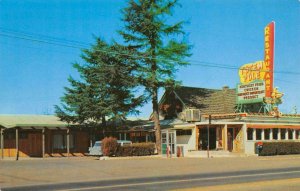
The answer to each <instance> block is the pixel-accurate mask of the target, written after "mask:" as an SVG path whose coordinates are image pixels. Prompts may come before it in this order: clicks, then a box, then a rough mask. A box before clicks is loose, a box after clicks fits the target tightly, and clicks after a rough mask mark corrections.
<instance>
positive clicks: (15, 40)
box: [0, 0, 300, 117]
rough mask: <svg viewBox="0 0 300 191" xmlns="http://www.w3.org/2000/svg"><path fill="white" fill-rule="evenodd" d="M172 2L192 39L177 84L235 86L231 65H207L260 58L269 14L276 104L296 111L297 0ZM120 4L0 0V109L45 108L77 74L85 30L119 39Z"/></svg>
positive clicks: (88, 35)
mask: <svg viewBox="0 0 300 191" xmlns="http://www.w3.org/2000/svg"><path fill="white" fill-rule="evenodd" d="M179 2H180V4H181V6H180V7H177V8H176V9H175V10H174V17H173V18H172V20H174V21H179V20H187V21H189V23H188V24H187V25H185V31H186V32H187V38H188V41H189V42H190V43H191V44H192V45H193V49H192V54H193V56H192V57H191V58H189V60H191V65H190V66H187V67H183V68H180V69H179V71H178V72H177V79H178V80H181V81H182V84H183V85H186V86H194V87H204V88H215V89H220V88H222V87H223V86H224V85H228V86H229V87H231V88H233V87H235V86H236V84H237V83H238V82H239V78H238V71H237V69H223V68H218V67H210V66H211V65H215V64H217V65H221V66H226V67H227V66H232V67H235V68H237V67H240V66H242V65H243V64H246V63H251V62H254V61H258V60H262V59H263V56H264V33H263V30H264V27H265V26H266V25H267V24H268V23H270V22H271V21H275V23H276V29H275V30H276V37H275V41H276V42H275V66H274V68H275V72H276V73H275V84H274V85H275V86H276V87H279V90H280V91H282V92H284V94H285V95H284V97H283V101H284V103H283V104H282V105H281V106H280V109H281V110H282V111H283V112H284V113H289V112H291V111H292V108H293V107H294V106H296V107H297V108H298V112H299V111H300V89H299V88H300V69H299V64H300V37H299V34H300V1H299V0H249V1H248V0H227V1H222V0H180V1H179ZM125 6H126V1H123V0H97V1H94V0H72V1H71V0H49V1H43V0H23V1H18V0H0V88H1V89H0V114H53V105H55V104H59V103H60V100H59V98H60V97H61V96H62V95H63V92H64V89H63V87H64V86H68V85H69V84H68V82H67V78H68V76H69V75H72V76H77V75H78V74H77V72H76V71H75V70H74V69H73V68H72V63H74V62H79V63H82V60H81V59H80V54H81V51H80V47H82V48H86V47H88V46H89V45H90V44H93V43H94V38H93V36H99V37H103V38H104V39H105V40H107V41H110V40H112V39H116V40H120V37H119V36H118V34H117V33H116V30H119V29H122V26H123V24H122V22H121V20H120V19H121V17H122V15H121V13H120V9H121V8H123V7H125ZM25 39H27V40H25ZM36 39H38V40H40V41H47V42H54V41H55V40H56V41H55V42H56V43H60V44H63V45H69V46H70V47H66V46H58V45H54V44H49V43H42V42H40V41H39V42H38V41H34V40H36ZM70 41H72V42H70ZM74 41H76V42H74ZM150 113H151V105H150V104H148V105H145V106H144V107H143V108H141V116H145V117H147V116H149V114H150Z"/></svg>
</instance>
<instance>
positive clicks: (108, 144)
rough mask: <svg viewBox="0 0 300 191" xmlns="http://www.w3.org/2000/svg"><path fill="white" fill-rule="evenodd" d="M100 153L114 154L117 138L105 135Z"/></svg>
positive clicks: (105, 154)
mask: <svg viewBox="0 0 300 191" xmlns="http://www.w3.org/2000/svg"><path fill="white" fill-rule="evenodd" d="M101 149H102V153H103V155H104V156H113V155H115V154H116V151H117V149H118V142H117V139H116V138H114V137H105V138H104V139H103V140H102V146H101Z"/></svg>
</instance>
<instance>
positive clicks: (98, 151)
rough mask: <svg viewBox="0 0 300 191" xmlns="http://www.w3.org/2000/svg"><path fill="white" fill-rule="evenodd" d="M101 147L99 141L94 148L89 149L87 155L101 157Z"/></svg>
mask: <svg viewBox="0 0 300 191" xmlns="http://www.w3.org/2000/svg"><path fill="white" fill-rule="evenodd" d="M101 145H102V142H101V141H96V142H95V144H94V146H92V147H89V155H95V156H100V155H102V148H101Z"/></svg>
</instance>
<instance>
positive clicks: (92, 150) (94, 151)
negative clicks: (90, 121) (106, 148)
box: [89, 140, 132, 156]
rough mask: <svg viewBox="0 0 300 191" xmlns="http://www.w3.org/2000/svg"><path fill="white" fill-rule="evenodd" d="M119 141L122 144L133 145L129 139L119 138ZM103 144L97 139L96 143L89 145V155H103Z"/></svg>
mask: <svg viewBox="0 0 300 191" xmlns="http://www.w3.org/2000/svg"><path fill="white" fill-rule="evenodd" d="M117 142H118V144H119V145H120V146H124V145H131V144H132V142H131V141H127V140H117ZM101 146H102V142H101V141H96V142H95V144H94V145H93V146H92V147H89V155H93V156H101V155H103V154H102V148H101Z"/></svg>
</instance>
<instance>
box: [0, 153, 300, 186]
mask: <svg viewBox="0 0 300 191" xmlns="http://www.w3.org/2000/svg"><path fill="white" fill-rule="evenodd" d="M299 167H300V156H278V157H277V156H276V157H241V158H211V159H199V158H173V159H166V158H160V157H140V158H130V159H128V158H122V159H117V158H116V159H112V160H106V161H99V160H96V158H90V157H88V158H86V157H83V158H69V159H67V158H49V159H30V160H27V159H26V160H25V159H21V160H20V161H13V160H4V161H1V160H0V188H2V189H3V190H26V189H27V190H47V189H48V190H68V189H77V188H80V189H81V190H84V188H86V189H87V190H100V189H102V190H126V189H127V190H169V189H175V188H192V187H196V188H197V187H199V186H200V187H201V188H203V187H204V186H216V185H224V184H226V185H228V184H232V185H235V184H241V183H243V184H244V183H245V182H248V181H256V182H257V181H258V182H259V181H268V180H281V179H283V178H284V179H286V180H287V179H291V180H295V178H300V173H299V172H300V169H299ZM26 186H27V187H26ZM28 186H30V187H28ZM87 187H91V189H90V188H87ZM145 188H147V189H145ZM197 190H199V189H197ZM219 190H220V189H219ZM236 190H240V189H236ZM297 190H300V188H299V187H298V189H297Z"/></svg>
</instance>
